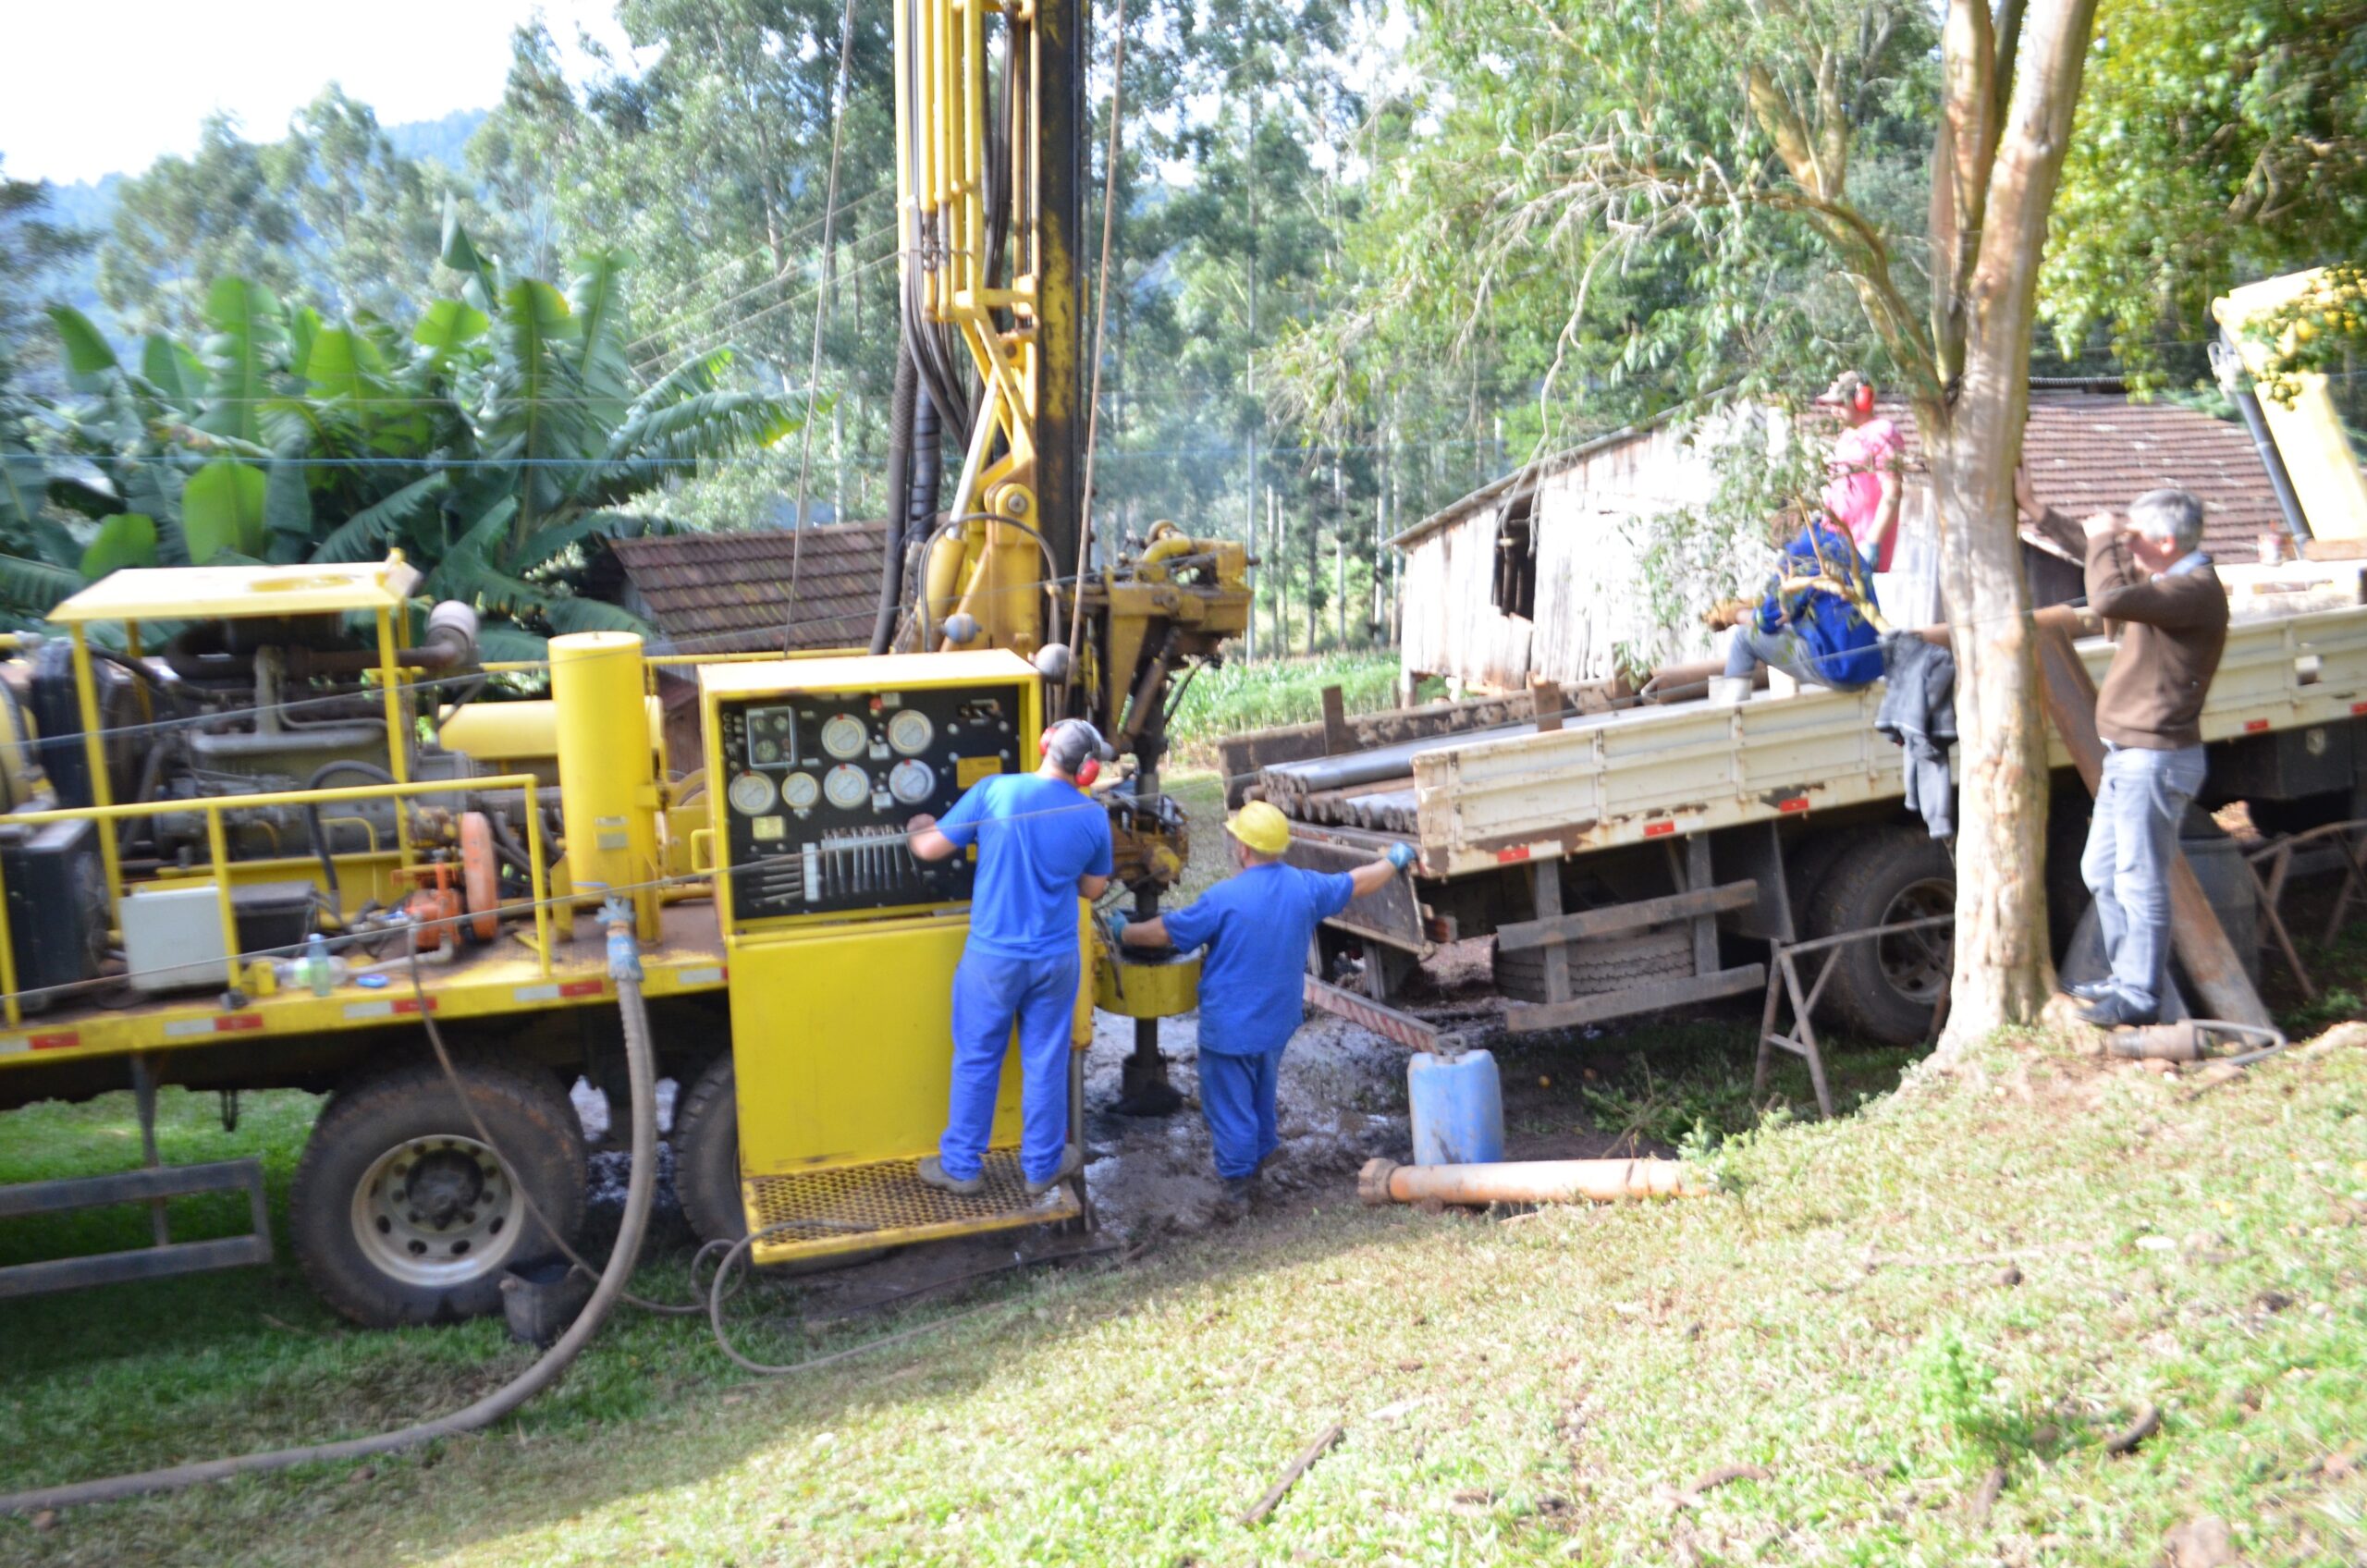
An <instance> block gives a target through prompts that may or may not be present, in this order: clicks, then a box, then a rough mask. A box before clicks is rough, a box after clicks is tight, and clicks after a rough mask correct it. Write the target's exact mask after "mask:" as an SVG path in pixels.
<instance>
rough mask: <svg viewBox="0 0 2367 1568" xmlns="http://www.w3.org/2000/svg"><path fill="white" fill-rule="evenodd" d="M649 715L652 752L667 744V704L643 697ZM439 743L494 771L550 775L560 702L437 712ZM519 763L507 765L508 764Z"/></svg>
mask: <svg viewBox="0 0 2367 1568" xmlns="http://www.w3.org/2000/svg"><path fill="white" fill-rule="evenodd" d="M642 705H643V706H644V708H645V709H646V710H647V712H648V715H649V745H650V749H651V750H652V751H656V750H658V749H660V748H662V747H663V746H664V745H665V743H666V739H665V738H666V704H664V703H663V702H661V701H660V700H659V699H657V698H656V697H644V698H643V699H642ZM437 720H438V722H437V724H436V727H435V741H436V743H437V744H438V745H440V746H442V747H443V748H444V749H445V750H446V751H448V752H466V753H468V754H469V755H470V756H471V757H472V758H474V759H475V760H476V761H477V762H479V763H481V764H484V766H487V767H489V768H491V769H492V770H493V771H494V772H496V773H532V774H535V775H537V776H542V775H548V776H549V777H550V778H551V779H552V781H553V782H557V780H558V774H557V772H556V770H555V769H554V768H551V767H547V766H543V767H538V766H535V765H536V764H537V763H545V764H548V763H555V762H556V761H557V760H558V703H556V702H553V701H551V700H550V699H548V698H545V699H542V700H540V701H529V702H520V703H467V704H462V705H461V706H460V707H457V708H454V707H448V708H445V709H443V710H442V711H441V712H440V713H439V714H438V716H437ZM513 764H514V765H516V766H509V765H513Z"/></svg>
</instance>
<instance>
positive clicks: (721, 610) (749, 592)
mask: <svg viewBox="0 0 2367 1568" xmlns="http://www.w3.org/2000/svg"><path fill="white" fill-rule="evenodd" d="M886 528H887V524H886V523H883V522H845V523H834V524H825V525H817V526H816V527H813V528H808V529H804V530H802V531H791V530H787V529H773V528H767V529H752V530H749V531H747V532H744V533H675V534H668V535H665V536H662V537H658V538H644V539H619V540H616V541H615V542H614V543H613V544H612V545H611V548H613V549H614V550H615V551H616V555H617V559H618V561H619V563H621V564H622V566H623V567H624V570H625V575H626V576H627V577H629V578H631V579H632V585H633V587H634V588H636V589H637V590H639V592H640V594H641V597H642V600H643V602H644V605H646V606H647V609H648V614H649V619H651V620H653V621H655V622H656V625H657V629H658V631H661V632H662V633H664V634H665V636H666V638H667V640H668V642H670V643H673V644H674V646H675V648H676V649H677V650H679V651H681V652H686V653H702V654H727V653H753V652H756V651H759V650H762V649H765V648H778V647H779V646H780V645H781V617H782V615H783V614H784V612H785V611H786V610H787V609H788V607H789V582H790V558H791V551H792V550H794V551H796V552H797V553H798V560H797V622H796V625H795V626H794V627H793V628H792V629H791V636H790V640H789V645H790V646H791V647H792V648H838V647H849V646H853V645H856V644H859V643H868V642H869V641H870V640H871V625H872V617H873V614H874V612H875V611H876V609H877V604H878V596H879V551H880V546H881V545H882V544H883V543H884V539H883V533H884V532H885V530H886ZM799 532H803V534H804V535H805V543H804V545H803V546H802V547H801V546H799V545H798V544H797V533H799Z"/></svg>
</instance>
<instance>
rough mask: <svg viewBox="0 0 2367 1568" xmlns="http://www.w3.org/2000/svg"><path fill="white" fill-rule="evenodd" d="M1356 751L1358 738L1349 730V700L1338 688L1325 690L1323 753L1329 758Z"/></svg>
mask: <svg viewBox="0 0 2367 1568" xmlns="http://www.w3.org/2000/svg"><path fill="white" fill-rule="evenodd" d="M1355 749H1356V738H1355V735H1354V734H1353V733H1352V732H1351V731H1350V730H1349V729H1348V699H1347V696H1346V694H1345V693H1344V692H1342V691H1341V690H1340V688H1338V687H1337V686H1326V687H1325V688H1323V751H1324V753H1325V754H1326V755H1327V756H1338V755H1339V754H1340V753H1342V752H1353V751H1355Z"/></svg>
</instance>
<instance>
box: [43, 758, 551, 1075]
mask: <svg viewBox="0 0 2367 1568" xmlns="http://www.w3.org/2000/svg"><path fill="white" fill-rule="evenodd" d="M540 788H543V786H540V785H538V784H537V783H536V782H535V779H534V776H533V774H531V773H504V774H499V775H497V776H495V777H493V778H430V779H414V780H411V781H410V782H408V783H400V784H356V785H352V786H350V787H347V788H344V789H337V790H275V791H273V792H271V793H269V794H256V795H210V796H204V797H202V798H199V799H196V800H186V801H136V802H130V803H128V804H124V805H107V806H70V807H65V808H61V809H58V810H55V811H20V812H11V813H9V814H8V815H7V817H6V821H7V823H9V824H10V825H13V826H21V827H46V826H48V825H49V824H50V823H53V822H100V823H116V822H121V821H124V820H126V819H128V818H132V817H142V816H162V815H166V814H168V813H170V814H178V813H182V812H192V811H197V812H203V813H204V814H205V845H206V856H207V862H208V867H209V869H210V870H211V871H212V873H213V875H214V892H215V898H216V899H217V900H220V904H221V911H222V940H223V942H224V944H225V946H226V948H227V949H230V950H228V951H227V952H226V953H225V955H224V956H225V958H226V959H229V960H235V959H237V958H238V957H239V954H238V952H237V951H236V949H237V946H238V940H239V935H238V933H239V922H238V908H237V904H236V902H235V900H234V898H233V889H232V888H231V885H230V867H231V865H232V864H233V863H232V861H231V859H230V848H229V839H228V835H227V833H226V831H225V830H224V828H223V825H222V817H223V815H224V814H225V813H227V812H238V811H254V810H259V809H262V808H264V807H266V806H302V805H324V806H325V805H337V804H341V803H343V802H349V801H367V800H378V799H381V798H387V797H391V798H396V799H404V798H408V797H410V796H412V795H435V794H461V793H466V792H469V791H472V790H523V791H524V793H525V801H526V808H525V815H526V864H527V867H528V881H529V883H530V885H531V888H532V896H533V902H534V947H535V949H536V951H535V956H536V958H538V959H539V960H540V961H541V964H542V972H543V973H544V974H549V973H550V972H551V929H550V918H551V896H550V876H549V857H548V856H546V854H545V853H544V850H543V827H542V820H543V819H542V810H541V807H540V805H539V803H538V802H537V801H536V800H535V791H536V790H538V789H540ZM398 816H399V814H398ZM100 841H101V842H102V843H112V842H113V841H114V835H113V834H112V833H106V832H103V833H101V834H100ZM110 913H115V912H113V911H110ZM117 921H118V923H119V922H120V915H117ZM0 1010H4V1011H5V1012H6V1018H7V1023H8V1027H10V1028H12V1029H13V1028H16V1027H18V1026H19V1025H20V1024H22V1023H24V1009H23V1007H22V1005H21V1004H20V1003H19V1002H18V997H17V948H16V941H15V937H14V935H13V934H12V933H11V932H10V930H9V928H8V889H7V886H6V880H5V872H0Z"/></svg>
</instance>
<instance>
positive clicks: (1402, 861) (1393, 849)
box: [1389, 844, 1414, 871]
mask: <svg viewBox="0 0 2367 1568" xmlns="http://www.w3.org/2000/svg"><path fill="white" fill-rule="evenodd" d="M1389 864H1390V866H1391V868H1392V870H1396V871H1403V870H1404V869H1405V868H1406V867H1407V866H1409V865H1411V864H1414V846H1413V845H1411V844H1392V845H1390V846H1389Z"/></svg>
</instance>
